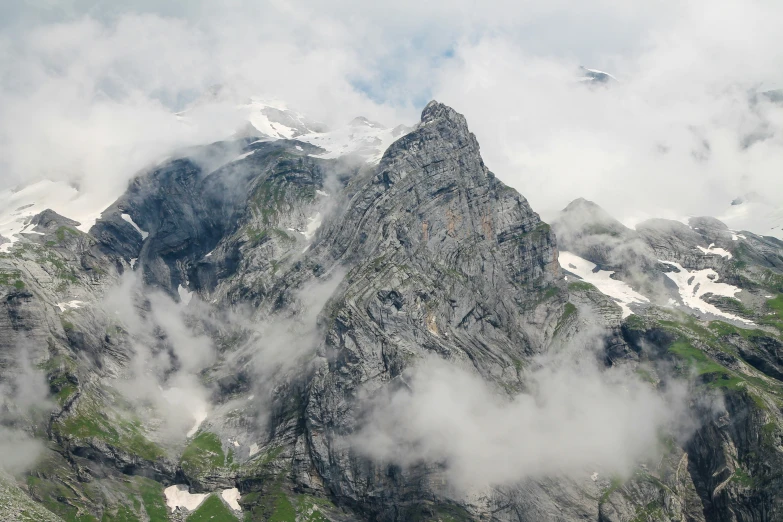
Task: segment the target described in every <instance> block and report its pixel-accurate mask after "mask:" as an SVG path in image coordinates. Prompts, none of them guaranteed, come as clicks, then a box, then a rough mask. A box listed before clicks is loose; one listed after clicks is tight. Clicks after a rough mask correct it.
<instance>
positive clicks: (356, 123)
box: [348, 116, 386, 129]
mask: <svg viewBox="0 0 783 522" xmlns="http://www.w3.org/2000/svg"><path fill="white" fill-rule="evenodd" d="M348 125H350V126H351V127H370V128H371V129H385V128H386V127H384V126H383V125H382V124H380V123H378V122H377V121H370V120H368V119H367V118H365V117H364V116H357V117H356V118H354V119H353V120H351V122H350V123H349V124H348Z"/></svg>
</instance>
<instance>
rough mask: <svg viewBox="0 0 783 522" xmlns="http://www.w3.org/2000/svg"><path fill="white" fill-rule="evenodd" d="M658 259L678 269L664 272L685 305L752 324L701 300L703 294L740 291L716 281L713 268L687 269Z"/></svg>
mask: <svg viewBox="0 0 783 522" xmlns="http://www.w3.org/2000/svg"><path fill="white" fill-rule="evenodd" d="M659 261H660V262H661V263H664V264H666V265H669V266H672V267H674V268H676V269H677V270H679V272H665V274H666V277H668V278H669V279H671V280H672V281H673V282H674V283H675V284H676V285H677V288H678V289H679V291H680V292H679V293H680V299H681V300H682V302H683V303H684V304H685V305H686V306H688V307H690V308H693V309H694V310H698V311H700V312H703V313H706V314H712V315H717V316H719V317H725V318H726V319H731V320H734V321H741V322H743V323H746V324H753V322H752V321H749V320H747V319H743V318H742V317H738V316H736V315H733V314H728V313H726V312H723V311H722V310H720V309H719V308H718V307H716V306H715V305H711V304H709V303H708V302H706V301H704V300H702V296H704V295H705V294H713V295H720V296H724V297H731V298H734V296H735V295H736V294H738V293H739V292H741V291H742V290H741V289H740V288H737V287H736V286H732V285H729V284H726V283H718V282H717V281H718V279H719V278H720V276H719V275H718V273H717V272H716V271H715V270H713V269H711V268H705V269H704V270H692V271H688V270H686V269H685V268H683V267H682V265H680V264H679V263H675V262H673V261H663V260H660V259H659Z"/></svg>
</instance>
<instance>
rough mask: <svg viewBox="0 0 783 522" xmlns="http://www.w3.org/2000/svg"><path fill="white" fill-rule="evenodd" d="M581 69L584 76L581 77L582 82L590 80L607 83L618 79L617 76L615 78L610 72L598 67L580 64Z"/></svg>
mask: <svg viewBox="0 0 783 522" xmlns="http://www.w3.org/2000/svg"><path fill="white" fill-rule="evenodd" d="M579 69H580V70H581V73H582V77H581V78H579V81H582V82H589V83H594V84H607V83H610V82H616V81H618V80H617V78H615V77H614V76H612V75H611V74H609V73H608V72H604V71H599V70H598V69H588V68H587V67H584V66H582V65H580V66H579Z"/></svg>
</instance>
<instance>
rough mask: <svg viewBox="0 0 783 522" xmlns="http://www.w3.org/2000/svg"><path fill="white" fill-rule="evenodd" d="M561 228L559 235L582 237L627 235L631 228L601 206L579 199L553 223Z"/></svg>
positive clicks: (567, 207) (565, 209)
mask: <svg viewBox="0 0 783 522" xmlns="http://www.w3.org/2000/svg"><path fill="white" fill-rule="evenodd" d="M552 225H553V226H555V227H556V228H559V230H560V231H559V232H558V235H560V234H567V235H580V234H584V233H590V234H596V233H603V234H610V235H614V236H621V235H627V234H629V233H630V232H631V230H630V229H629V228H627V227H626V226H625V225H623V224H622V223H620V222H619V221H618V220H616V219H615V218H614V217H612V216H611V215H610V214H609V213H608V212H606V211H605V210H604V209H603V208H601V207H600V206H599V205H597V204H595V203H593V202H592V201H589V200H586V199H584V198H578V199H575V200H574V201H572V202H571V203H569V204H568V206H566V208H564V209H563V210H562V211H561V212H560V215H559V216H558V217H557V218H556V219H555V221H554V222H553V223H552Z"/></svg>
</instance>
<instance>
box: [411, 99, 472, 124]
mask: <svg viewBox="0 0 783 522" xmlns="http://www.w3.org/2000/svg"><path fill="white" fill-rule="evenodd" d="M437 119H446V120H448V121H449V122H451V123H454V124H456V125H459V126H461V127H465V129H466V130H467V127H468V122H467V120H466V119H465V117H464V116H463V115H462V114H460V113H458V112H457V111H455V110H454V109H452V108H451V107H449V106H448V105H445V104H443V103H440V102H439V101H437V100H432V101H431V102H429V103H428V104H427V106H426V107H424V110H422V111H421V123H422V124H426V123H430V122H432V121H435V120H437Z"/></svg>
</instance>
